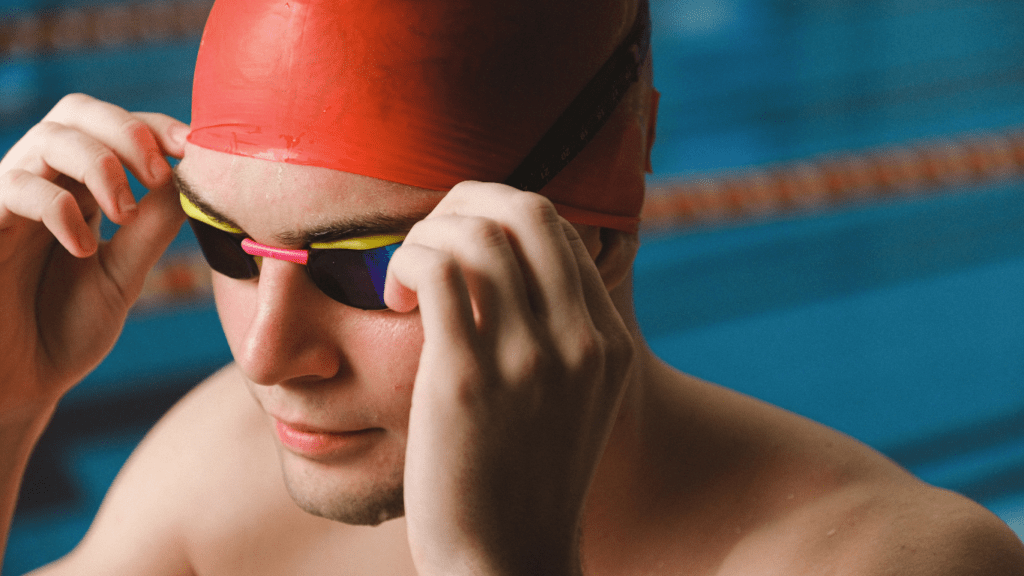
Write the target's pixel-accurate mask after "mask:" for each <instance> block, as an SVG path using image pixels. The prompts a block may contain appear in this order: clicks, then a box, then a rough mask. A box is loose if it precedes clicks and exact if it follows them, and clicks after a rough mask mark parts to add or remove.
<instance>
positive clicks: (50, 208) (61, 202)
mask: <svg viewBox="0 0 1024 576" xmlns="http://www.w3.org/2000/svg"><path fill="white" fill-rule="evenodd" d="M77 207H78V203H77V202H76V201H75V197H74V196H73V195H72V194H71V193H70V192H68V191H67V190H61V191H59V192H57V193H56V194H54V195H53V197H52V198H50V201H49V202H48V203H47V204H46V205H45V206H44V207H43V209H42V214H41V215H42V216H43V218H44V219H45V220H52V221H61V220H64V219H66V218H67V217H69V216H70V214H71V212H72V211H73V210H75V209H77Z"/></svg>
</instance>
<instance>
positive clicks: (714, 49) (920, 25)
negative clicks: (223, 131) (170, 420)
mask: <svg viewBox="0 0 1024 576" xmlns="http://www.w3.org/2000/svg"><path fill="white" fill-rule="evenodd" d="M50 4H54V3H52V2H51V3H50ZM38 5H40V4H38V3H34V2H27V1H23V2H19V3H18V7H19V8H20V9H26V8H28V9H30V8H32V7H33V6H38ZM4 6H5V4H3V3H0V10H2V8H3V7H4ZM652 13H653V17H654V21H655V37H654V42H655V55H656V65H655V74H656V83H657V85H658V86H659V88H660V89H661V91H662V93H663V100H662V106H661V116H660V121H659V130H658V144H657V146H656V148H655V154H654V158H653V161H654V165H655V168H656V171H657V173H656V174H655V175H654V178H655V179H663V178H667V177H671V176H675V175H680V174H690V173H704V172H708V171H715V170H721V169H729V168H734V167H741V166H748V165H761V164H765V163H770V162H777V161H783V160H790V159H796V158H802V157H806V156H809V155H814V154H818V153H821V152H825V151H830V150H849V149H854V150H855V149H860V148H863V147H867V146H874V145H880V144H885V143H899V142H905V141H908V140H913V139H918V138H927V137H936V136H945V135H951V134H957V133H960V132H963V131H972V130H989V129H998V128H1002V127H1005V126H1010V125H1019V124H1021V123H1024V122H1022V120H1024V64H1022V62H1021V61H1020V58H1019V54H1021V53H1024V46H1022V44H1024V36H1022V35H1020V34H1019V33H1018V31H1019V30H1021V29H1022V26H1024V4H1022V3H1019V2H1016V1H1012V0H1003V1H999V0H990V1H988V2H984V3H978V2H966V1H962V2H956V1H951V2H941V3H930V2H925V1H923V0H909V1H906V0H900V1H897V0H891V1H887V2H882V1H878V2H861V1H854V0H847V1H845V2H843V1H838V2H828V3H818V2H809V1H797V2H792V1H785V2H783V1H781V0H780V1H771V0H768V1H763V0H762V1H755V0H671V1H670V0H661V1H655V2H654V3H653V6H652ZM0 14H3V12H2V11H0ZM195 49H196V42H195V40H190V41H176V42H168V43H163V44H154V45H149V46H146V47H145V49H139V50H136V49H120V50H111V49H94V50H86V51H81V52H76V53H62V54H58V55H50V56H33V57H19V58H8V59H6V60H4V61H2V62H0V94H2V95H4V97H5V98H7V99H6V100H4V102H5V104H4V105H3V106H0V148H6V147H7V146H8V145H10V143H12V142H13V141H14V139H15V138H16V137H17V135H18V134H20V133H22V132H23V131H24V130H25V129H26V128H27V127H28V126H30V125H31V124H32V123H33V122H35V121H36V120H38V118H39V117H40V116H41V115H42V113H44V112H45V110H46V109H48V107H49V106H50V105H52V103H53V102H54V101H56V99H57V98H58V97H59V95H61V94H64V93H66V92H71V91H84V92H87V93H90V94H93V95H95V96H97V97H100V98H103V99H106V100H110V101H113V102H116V103H119V104H121V105H123V106H126V107H128V108H130V109H146V110H158V111H163V112H166V113H169V114H172V115H175V116H177V117H179V118H183V119H187V116H188V85H189V82H190V76H191V60H192V59H193V58H194V54H195ZM19 98H20V100H17V101H16V99H19ZM0 100H3V99H0ZM19 102H20V104H18V103H19ZM15 104H17V106H18V107H17V110H18V113H16V114H15V113H12V112H11V110H15V109H16V107H15ZM1021 192H1022V185H1021V182H1020V180H1018V181H1016V182H1013V183H1009V184H1003V185H998V186H988V187H982V188H978V189H970V190H967V189H965V190H956V191H949V192H948V193H944V194H937V195H931V196H923V197H918V198H913V199H902V200H893V201H877V202H870V203H863V204H859V205H856V206H850V207H846V208H841V209H836V210H832V211H829V212H825V213H818V214H813V215H808V216H803V217H792V218H784V219H780V220H776V221H771V222H761V223H757V224H748V225H735V226H730V227H726V228H722V227H718V228H709V229H685V230H673V231H668V232H660V233H658V234H653V233H648V234H646V235H645V236H644V238H643V243H644V244H643V248H642V249H641V252H640V254H639V256H638V260H637V263H636V269H635V274H636V292H637V313H638V316H639V318H640V322H641V324H642V326H643V327H644V330H645V333H646V334H647V336H648V338H649V341H650V344H651V346H652V348H653V349H654V350H655V351H656V352H657V353H659V354H660V355H662V356H663V357H664V358H666V359H667V360H668V361H669V362H671V363H672V364H673V365H675V366H677V367H679V368H680V369H682V370H684V371H687V372H690V373H693V374H696V375H698V376H700V377H703V378H706V379H708V380H712V381H715V382H718V383H721V384H723V385H726V386H729V387H731V388H734V389H736V390H740V391H742V392H745V393H749V394H752V395H754V396H757V397H759V398H763V399H765V400H767V401H770V402H772V403H775V404H778V405H780V406H783V407H785V408H787V409H790V410H793V411H795V412H797V413H800V414H803V415H806V416H808V417H811V418H813V419H815V420H819V421H822V422H824V423H826V424H828V425H830V426H833V427H835V428H837V429H839V430H841V431H843V432H846V433H848V434H851V435H852V436H854V437H856V438H858V439H861V440H863V441H865V442H867V443H869V444H870V445H872V446H874V447H876V448H878V449H879V450H881V451H883V452H884V453H886V454H888V455H890V456H891V457H893V458H894V459H896V460H897V461H898V462H900V463H902V464H904V465H905V466H907V467H908V468H910V469H911V470H912V471H914V472H915V473H917V474H919V475H920V476H921V477H923V478H924V479H926V480H928V481H930V482H933V483H936V484H938V485H940V486H945V487H948V488H951V489H955V490H958V491H961V492H963V493H965V494H967V495H968V496H971V497H972V498H975V499H977V500H979V501H981V502H982V503H983V504H985V505H986V506H989V507H990V508H991V509H992V510H993V511H995V512H997V513H998V514H1000V516H1001V517H1002V518H1004V519H1005V520H1006V521H1007V522H1008V523H1009V524H1010V525H1011V526H1013V527H1014V528H1015V529H1017V530H1018V533H1020V534H1024V393H1022V391H1021V387H1020V385H1019V382H1020V380H1021V376H1022V375H1024V347H1022V346H1021V343H1024V333H1022V331H1024V322H1022V321H1021V319H1022V318H1024V297H1022V296H1024V194H1021ZM192 242H193V240H192V239H191V238H190V236H189V234H188V233H187V231H183V233H182V234H181V236H180V238H179V240H178V241H177V242H176V244H175V247H174V249H175V250H177V249H183V250H186V249H189V248H190V247H192V246H193V244H192ZM229 356H230V355H229V352H228V349H227V345H226V342H225V341H224V338H223V335H222V333H221V332H220V328H219V323H218V321H217V317H216V312H215V311H214V309H213V307H212V304H210V303H208V302H204V303H199V304H197V305H193V306H190V307H177V308H170V309H166V310H162V311H157V312H152V311H151V312H148V313H145V314H137V315H135V316H133V317H132V318H131V319H130V320H129V322H128V325H127V326H126V327H125V331H124V334H123V336H122V338H121V340H120V341H119V343H118V345H117V347H116V348H115V349H114V351H113V352H112V353H111V355H110V357H109V358H108V360H107V361H106V362H104V364H103V365H101V366H100V367H99V368H98V369H97V370H96V371H95V373H93V374H92V375H91V376H90V377H89V378H88V379H87V380H86V381H85V382H83V383H82V385H81V386H79V387H78V388H77V389H76V390H74V391H73V392H72V393H71V394H70V395H69V397H68V398H67V400H66V402H65V404H64V406H63V407H62V412H61V414H60V415H59V417H58V419H57V420H56V421H55V423H54V428H53V430H52V431H51V432H52V434H50V436H48V438H47V439H46V441H45V442H44V444H43V445H41V449H40V455H39V457H38V458H37V462H35V463H34V468H33V472H32V474H31V475H30V476H29V478H28V479H27V480H26V495H25V497H24V499H23V506H22V507H21V508H20V510H19V514H18V517H17V518H16V522H15V526H14V531H13V533H12V535H11V539H10V542H9V544H8V554H7V558H6V560H5V564H4V570H3V573H4V574H5V575H6V574H20V573H23V572H25V571H27V570H30V569H31V568H33V567H35V566H38V565H39V564H41V563H44V562H47V561H49V560H52V559H54V558H56V557H59V556H60V555H61V554H63V553H65V552H66V551H67V550H69V549H70V547H72V546H73V545H74V544H75V543H76V542H77V541H78V539H79V538H80V537H81V535H82V534H83V533H84V531H85V529H86V527H87V526H88V523H89V520H90V519H91V516H92V514H93V513H94V511H95V509H96V507H97V506H98V504H99V501H100V499H101V498H102V495H103V493H104V492H105V490H106V488H107V486H108V485H109V483H110V481H111V480H112V479H113V477H114V475H115V474H116V472H117V469H118V468H119V466H120V465H121V463H122V462H123V461H124V459H125V458H126V457H127V455H128V454H129V453H130V451H131V450H132V448H133V447H134V445H135V443H136V442H137V441H138V439H139V438H141V436H142V434H144V432H145V430H146V428H147V426H148V425H149V424H150V423H151V422H152V421H153V420H154V419H155V418H156V417H158V415H159V414H160V412H161V411H162V409H163V407H164V406H166V405H168V404H169V403H171V402H172V401H173V400H174V398H176V397H177V396H178V395H180V394H181V393H184V391H185V390H187V389H188V387H189V386H191V385H192V384H193V383H194V382H196V381H197V380H198V379H200V378H201V377H202V375H203V374H205V373H208V372H209V371H211V370H213V369H215V368H216V367H217V366H219V365H221V364H223V363H224V362H226V361H227V360H228V359H229Z"/></svg>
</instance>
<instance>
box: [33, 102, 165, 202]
mask: <svg viewBox="0 0 1024 576" xmlns="http://www.w3.org/2000/svg"><path fill="white" fill-rule="evenodd" d="M44 120H46V121H50V122H57V123H59V124H63V125H65V126H68V127H70V128H74V129H76V130H79V131H81V132H83V133H85V134H88V135H89V136H91V137H93V138H94V139H96V140H98V141H99V142H101V143H102V144H103V145H105V146H107V147H108V148H110V149H111V150H113V152H114V153H115V154H116V155H117V157H118V158H120V159H121V161H122V162H123V163H124V164H125V166H127V167H128V169H129V170H130V171H131V173H132V174H133V175H135V177H136V178H137V179H138V180H139V182H141V183H142V184H143V185H144V186H145V187H146V188H149V189H153V188H157V187H159V186H162V185H163V184H164V183H166V182H168V181H169V180H170V178H171V174H170V166H169V165H168V163H167V160H166V159H165V158H164V151H163V149H162V148H161V147H160V146H159V145H158V144H157V140H156V137H155V136H154V134H153V130H152V129H151V127H150V125H149V124H147V123H146V122H145V121H144V120H143V118H141V117H138V116H136V115H133V114H131V113H130V112H128V111H127V110H124V109H123V108H120V107H118V106H115V105H113V104H110V103H108V102H103V101H100V100H97V99H95V98H92V97H91V96H86V95H84V94H71V95H68V96H65V97H64V98H63V99H61V101H60V102H58V103H57V105H56V106H54V108H53V110H51V111H50V113H49V114H47V115H46V117H45V118H44Z"/></svg>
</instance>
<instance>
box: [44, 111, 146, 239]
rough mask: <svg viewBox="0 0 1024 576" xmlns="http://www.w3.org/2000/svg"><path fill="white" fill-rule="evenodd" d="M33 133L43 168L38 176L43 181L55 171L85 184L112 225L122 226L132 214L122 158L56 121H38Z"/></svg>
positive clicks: (131, 199) (132, 204)
mask: <svg viewBox="0 0 1024 576" xmlns="http://www.w3.org/2000/svg"><path fill="white" fill-rule="evenodd" d="M36 131H37V134H38V135H39V140H38V143H37V148H38V151H37V154H38V158H39V160H40V161H41V162H42V163H43V164H44V165H45V166H44V167H42V168H41V169H39V170H38V172H37V173H39V174H40V175H41V176H43V177H44V178H46V177H47V176H46V174H49V173H51V171H56V172H57V173H60V174H63V175H65V176H67V177H69V178H71V179H73V180H75V181H77V182H79V183H81V184H84V185H85V187H86V188H87V189H88V190H89V193H91V194H92V196H93V198H95V199H96V202H97V203H98V204H99V206H100V208H102V210H103V212H104V213H105V214H106V215H107V217H108V218H110V220H111V221H113V222H116V223H118V224H123V223H124V222H126V221H127V220H128V219H129V218H131V217H132V216H133V215H134V213H135V208H136V206H135V198H134V197H133V196H132V191H131V186H130V185H129V184H128V178H127V176H125V173H124V167H123V166H122V164H121V159H120V158H119V157H118V156H117V154H115V153H114V151H113V150H111V149H110V148H108V147H107V146H105V145H104V144H103V143H102V142H100V141H98V140H96V139H95V138H93V137H91V136H89V135H88V134H85V133H83V132H81V131H79V130H77V129H74V128H69V127H67V126H64V125H63V124H58V123H55V122H41V123H40V124H39V125H38V126H36Z"/></svg>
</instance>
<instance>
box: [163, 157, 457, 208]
mask: <svg viewBox="0 0 1024 576" xmlns="http://www.w3.org/2000/svg"><path fill="white" fill-rule="evenodd" d="M177 171H178V173H179V175H180V176H181V177H182V178H183V179H184V180H185V181H186V182H187V183H188V184H189V185H190V187H191V188H192V190H193V191H194V192H195V194H196V195H198V196H199V197H200V198H201V199H202V200H203V201H205V202H206V203H207V204H209V205H210V206H212V207H214V208H216V209H217V210H218V211H219V212H221V213H222V214H224V215H226V216H229V217H230V218H231V219H232V220H234V221H236V222H238V223H239V224H244V223H245V222H246V221H248V220H252V219H253V218H254V217H256V216H260V217H261V218H262V219H265V218H266V216H267V215H273V216H275V218H274V219H275V220H278V225H286V223H287V225H288V226H293V227H296V228H303V227H314V226H318V225H324V224H329V223H331V222H333V221H334V220H336V219H338V218H346V219H358V218H360V217H371V216H393V217H398V218H404V217H408V216H410V215H425V214H426V213H427V212H429V211H430V210H431V209H432V208H433V207H434V206H435V205H436V204H437V203H438V202H439V201H440V200H441V198H442V197H443V196H444V192H438V191H435V190H426V189H423V188H417V187H414V186H408V185H404V184H398V183H395V182H389V181H386V180H380V179H377V178H371V177H368V176H362V175H358V174H351V173H348V172H341V171H338V170H331V169H328V168H321V167H318V166H302V165H296V164H287V163H284V162H273V161H269V160H262V159H259V158H250V157H245V156H237V155H234V154H227V153H224V152H217V151H213V150H208V149H205V148H201V147H198V146H194V145H192V144H186V146H185V156H184V158H183V159H182V161H181V163H180V164H179V165H178V168H177Z"/></svg>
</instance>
